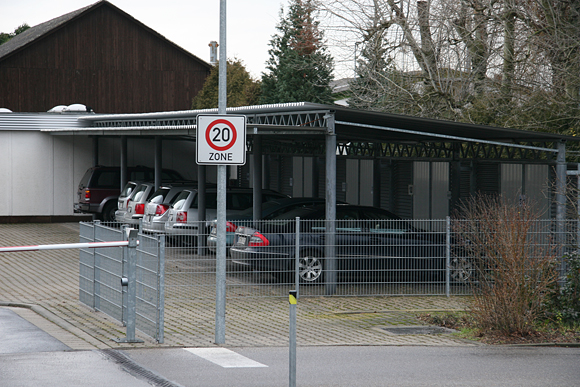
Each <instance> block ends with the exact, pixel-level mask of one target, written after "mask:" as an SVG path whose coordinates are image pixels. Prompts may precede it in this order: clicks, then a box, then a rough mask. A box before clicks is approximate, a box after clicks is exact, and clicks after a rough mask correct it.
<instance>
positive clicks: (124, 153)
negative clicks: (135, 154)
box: [120, 136, 128, 191]
mask: <svg viewBox="0 0 580 387" xmlns="http://www.w3.org/2000/svg"><path fill="white" fill-rule="evenodd" d="M120 164H121V182H120V183H121V191H122V190H123V187H125V184H127V180H128V177H127V136H121V162H120Z"/></svg>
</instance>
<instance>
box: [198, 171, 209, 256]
mask: <svg viewBox="0 0 580 387" xmlns="http://www.w3.org/2000/svg"><path fill="white" fill-rule="evenodd" d="M205 174H206V166H205V165H199V164H198V165H197V220H198V221H199V222H200V223H199V224H200V225H201V224H203V223H202V221H204V220H206V219H205V217H206V216H205V212H206V211H205V207H206V204H205V203H206V200H205V197H206V194H205V188H206V184H205ZM197 233H198V235H197V254H199V255H205V254H206V253H207V250H206V244H207V242H206V237H207V236H204V234H205V227H198V228H197Z"/></svg>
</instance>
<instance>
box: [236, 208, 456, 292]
mask: <svg viewBox="0 0 580 387" xmlns="http://www.w3.org/2000/svg"><path fill="white" fill-rule="evenodd" d="M297 216H298V217H300V219H301V220H302V222H301V224H300V240H299V242H300V246H301V247H300V250H299V251H300V257H299V277H300V281H301V282H302V283H319V282H323V281H324V276H325V274H326V271H325V270H326V257H325V244H326V240H327V236H326V234H325V232H326V221H325V216H326V215H325V208H324V206H316V207H303V208H297V209H294V210H291V211H288V212H286V213H284V214H281V215H280V216H276V217H272V218H270V219H268V220H265V221H262V222H255V223H256V227H246V226H241V227H238V228H237V230H236V233H235V238H234V244H233V246H232V247H231V249H230V255H231V257H232V262H233V263H234V264H237V265H243V266H246V267H249V268H251V269H253V270H261V271H268V272H271V273H274V274H277V275H278V276H280V277H281V278H285V276H287V275H288V274H289V273H292V272H293V270H294V267H295V254H296V232H295V231H296V230H295V224H296V222H295V219H296V217H297ZM336 219H337V220H336V223H335V224H336V232H335V234H334V235H335V243H334V246H335V254H336V270H337V273H338V274H339V277H341V276H343V277H344V276H353V275H357V274H365V275H380V274H388V273H403V272H407V273H410V272H412V273H416V272H417V273H418V272H421V273H429V274H437V273H441V272H442V270H443V268H444V267H445V257H446V245H445V238H444V234H443V235H442V234H440V233H430V232H426V231H424V230H420V229H417V228H414V227H413V226H412V225H410V224H409V223H408V222H406V221H404V220H402V219H400V218H399V217H398V216H396V215H395V214H392V213H391V212H389V211H386V210H383V209H381V208H375V207H364V206H354V205H342V204H338V205H337V206H336Z"/></svg>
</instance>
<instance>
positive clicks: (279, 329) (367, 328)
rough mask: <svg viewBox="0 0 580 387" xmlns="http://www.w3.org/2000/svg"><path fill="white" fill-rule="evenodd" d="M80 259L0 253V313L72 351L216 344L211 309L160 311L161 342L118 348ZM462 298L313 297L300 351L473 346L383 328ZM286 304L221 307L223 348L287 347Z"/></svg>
mask: <svg viewBox="0 0 580 387" xmlns="http://www.w3.org/2000/svg"><path fill="white" fill-rule="evenodd" d="M77 242H79V234H78V224H75V223H52V224H0V246H18V245H38V244H53V243H77ZM78 257H79V253H78V251H77V250H48V251H31V252H19V253H0V307H11V309H12V310H13V311H15V312H16V313H18V314H19V315H20V316H21V317H23V318H25V319H26V320H28V321H30V322H31V323H33V324H34V325H36V326H38V327H39V328H41V329H43V330H44V331H45V332H47V333H49V334H51V335H52V336H53V337H55V338H57V339H58V340H60V341H61V342H63V343H64V344H66V345H67V346H69V347H71V348H72V349H79V350H81V349H106V348H129V347H168V346H192V347H195V346H208V345H211V344H213V342H214V329H215V328H214V326H215V325H214V324H215V307H214V303H213V302H199V301H197V302H193V301H192V302H180V303H176V302H175V303H167V304H166V305H165V342H164V343H163V344H157V343H155V342H154V341H152V340H151V339H149V338H148V337H146V336H143V335H141V334H140V333H139V332H137V337H138V338H140V339H142V340H144V343H141V344H127V343H122V344H119V343H116V342H114V341H113V339H116V338H123V337H125V328H124V327H123V326H122V325H121V324H120V323H119V322H117V321H115V320H113V319H111V318H110V317H108V316H106V315H105V314H103V313H101V312H96V311H93V310H91V309H90V308H88V307H86V306H85V305H82V304H81V303H80V302H79V301H78V284H79V264H78ZM464 307H465V306H464V303H463V298H462V297H452V298H446V297H315V298H302V299H300V300H299V303H298V309H297V311H298V338H297V342H298V345H299V346H315V345H316V346H320V345H436V346H441V345H449V346H463V345H478V344H477V343H473V342H467V341H464V340H461V339H457V338H454V337H453V336H450V335H447V334H395V333H391V332H388V331H387V330H385V328H389V327H394V326H398V327H404V326H419V325H420V324H421V323H420V321H418V320H417V319H416V318H415V316H416V315H417V314H420V313H428V312H433V311H443V310H462V309H463V308H464ZM288 312H289V308H288V300H287V299H284V298H259V299H243V300H241V299H236V300H235V301H232V302H228V304H227V306H226V345H227V346H230V347H234V346H239V347H242V346H244V347H262V346H286V345H288Z"/></svg>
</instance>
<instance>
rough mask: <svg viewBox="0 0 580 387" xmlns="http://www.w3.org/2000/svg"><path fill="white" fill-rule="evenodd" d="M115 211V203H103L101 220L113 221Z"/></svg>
mask: <svg viewBox="0 0 580 387" xmlns="http://www.w3.org/2000/svg"><path fill="white" fill-rule="evenodd" d="M116 211H117V203H112V202H109V203H107V204H105V207H104V208H103V221H105V222H114V221H115V212H116Z"/></svg>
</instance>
